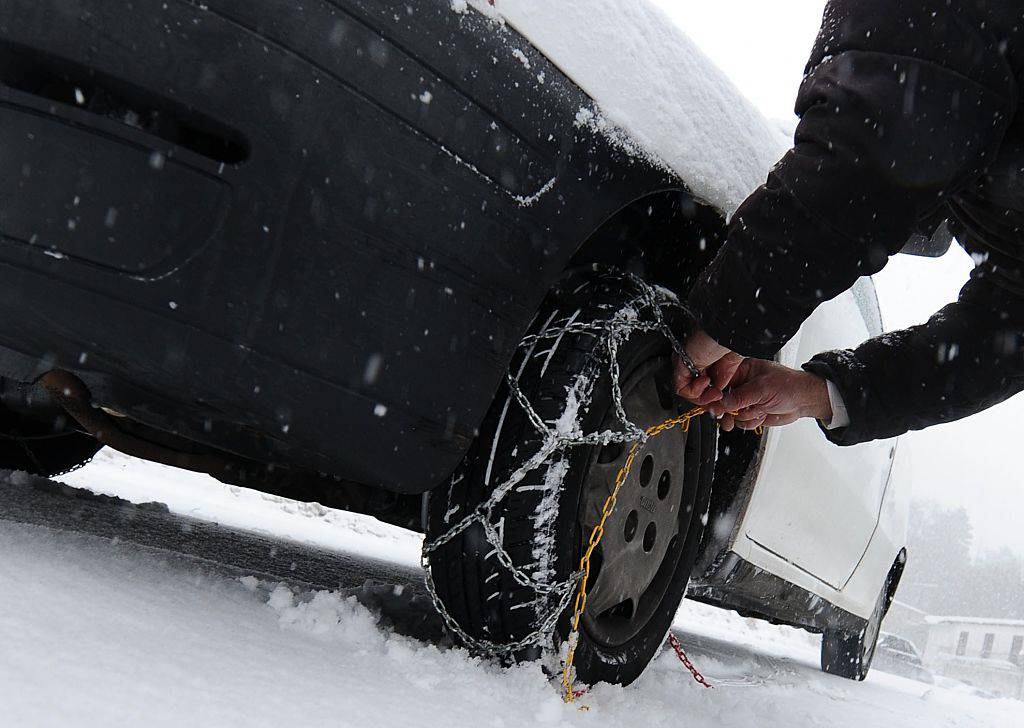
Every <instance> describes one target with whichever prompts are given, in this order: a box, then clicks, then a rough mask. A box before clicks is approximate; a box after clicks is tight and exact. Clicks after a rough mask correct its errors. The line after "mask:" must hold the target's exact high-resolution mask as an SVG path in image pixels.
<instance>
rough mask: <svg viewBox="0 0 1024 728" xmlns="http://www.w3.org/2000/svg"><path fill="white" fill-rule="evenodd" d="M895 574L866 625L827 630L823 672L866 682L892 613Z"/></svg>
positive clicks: (823, 641) (886, 583) (885, 585)
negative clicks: (853, 629) (885, 625)
mask: <svg viewBox="0 0 1024 728" xmlns="http://www.w3.org/2000/svg"><path fill="white" fill-rule="evenodd" d="M891 586H892V574H891V573H890V576H889V578H887V579H886V581H885V584H884V585H883V586H882V590H881V592H880V593H879V595H878V599H877V601H876V602H875V607H874V609H873V610H872V612H871V616H870V617H869V618H868V620H867V622H866V623H865V625H864V626H863V627H862V628H861V629H860V630H857V631H849V630H843V629H826V630H825V631H824V632H823V633H822V635H821V669H822V670H823V671H825V672H827V673H829V674H830V675H838V676H839V677H844V678H846V679H847V680H857V681H861V680H864V679H865V678H866V677H867V676H868V671H870V669H871V662H872V661H873V660H874V657H875V648H876V646H877V645H878V636H879V634H880V632H881V629H882V620H883V619H884V618H885V614H886V612H888V611H889V604H890V602H891V601H892V596H891Z"/></svg>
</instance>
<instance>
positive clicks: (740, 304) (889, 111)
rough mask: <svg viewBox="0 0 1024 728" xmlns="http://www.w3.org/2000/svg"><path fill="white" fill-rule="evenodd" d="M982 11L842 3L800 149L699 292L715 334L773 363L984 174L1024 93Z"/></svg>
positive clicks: (742, 213) (802, 101)
mask: <svg viewBox="0 0 1024 728" xmlns="http://www.w3.org/2000/svg"><path fill="white" fill-rule="evenodd" d="M977 13H978V10H977V7H976V6H975V5H974V4H973V3H947V2H945V0H924V1H923V2H909V1H908V0H834V1H833V2H831V3H830V4H829V6H828V8H827V10H826V14H825V19H824V23H823V26H822V31H821V33H820V35H819V37H818V39H817V41H816V43H815V46H814V51H813V53H812V55H811V59H810V61H809V63H808V72H807V75H806V77H805V79H804V82H803V84H802V85H801V88H800V93H799V96H798V100H797V108H796V110H797V113H798V114H799V115H800V117H801V121H800V124H799V126H798V128H797V132H796V138H795V146H794V148H793V150H791V151H790V152H789V153H788V154H787V155H786V156H785V157H784V158H783V159H782V161H780V162H779V164H778V165H776V167H775V169H774V170H773V171H772V172H771V174H770V175H769V178H768V181H767V183H766V184H765V185H764V186H762V187H761V188H759V189H758V190H756V191H755V192H754V193H753V194H752V195H751V196H750V197H749V198H748V199H747V201H746V202H744V204H743V205H742V206H741V207H740V208H739V210H738V211H737V212H736V214H735V215H734V217H733V219H732V220H731V222H730V226H729V233H728V238H727V241H726V243H725V245H724V246H723V248H722V250H721V251H720V252H719V254H718V256H717V257H716V259H715V261H714V262H713V263H712V265H711V266H710V267H709V269H708V270H707V271H705V273H704V274H703V275H702V277H701V278H700V280H699V281H698V283H697V285H696V286H695V287H694V289H693V290H692V292H691V294H690V297H689V303H690V307H691V309H692V310H693V312H694V314H695V316H696V318H697V319H698V322H699V324H700V327H701V329H702V331H704V332H706V335H707V336H708V337H709V338H711V339H712V340H714V341H716V342H717V343H718V344H720V345H721V346H722V347H723V348H725V349H728V350H732V351H737V352H739V353H741V354H745V355H755V356H771V355H773V354H774V353H775V352H776V351H777V350H778V349H779V348H780V347H781V346H782V345H783V344H784V343H785V342H786V341H787V340H788V339H789V338H790V337H791V336H792V335H793V333H794V332H795V331H796V329H797V328H798V327H799V325H800V324H801V323H802V322H803V320H804V319H805V318H806V317H807V316H808V315H809V314H810V313H811V312H812V311H813V310H814V308H815V307H816V306H817V305H818V304H820V303H821V302H823V301H825V300H828V299H831V298H833V297H835V296H836V295H838V294H839V293H840V292H842V291H844V290H846V289H847V288H849V287H850V286H851V285H852V284H853V282H854V281H855V280H856V279H857V278H858V277H859V276H862V275H869V274H872V273H875V272H877V271H878V270H880V269H881V268H882V267H883V266H884V264H885V262H886V261H887V259H888V257H889V256H890V255H892V254H893V253H895V252H897V251H898V250H899V248H900V247H902V245H903V244H904V242H905V241H906V240H907V238H908V237H909V235H910V234H911V233H912V232H914V231H915V230H916V229H917V227H918V225H919V223H920V221H922V220H924V219H926V218H928V217H930V216H931V215H932V214H933V213H934V212H935V211H936V210H937V209H938V208H939V207H941V206H942V205H943V204H944V202H945V200H946V199H947V198H948V196H949V195H950V194H952V193H953V192H955V191H956V190H958V189H960V188H962V187H963V186H964V185H967V184H970V183H971V181H973V180H974V179H975V178H976V177H977V176H978V174H980V172H981V171H982V170H984V168H985V166H986V164H987V163H988V162H989V161H990V159H991V157H992V155H993V153H994V151H995V150H996V149H997V148H998V145H999V143H1000V141H1001V139H1002V137H1003V134H1004V132H1005V129H1006V126H1007V124H1008V121H1009V119H1010V118H1011V117H1012V115H1013V113H1014V110H1015V108H1016V103H1017V102H1016V98H1017V89H1016V85H1015V81H1014V76H1013V72H1012V69H1011V68H1010V67H1009V64H1008V62H1007V60H1006V59H1005V58H1004V57H1003V56H1002V54H1001V53H1000V52H999V50H998V48H999V42H998V41H999V39H998V38H994V37H992V36H991V35H990V31H989V30H987V29H986V28H985V27H984V22H983V20H984V19H983V18H981V17H978V16H977Z"/></svg>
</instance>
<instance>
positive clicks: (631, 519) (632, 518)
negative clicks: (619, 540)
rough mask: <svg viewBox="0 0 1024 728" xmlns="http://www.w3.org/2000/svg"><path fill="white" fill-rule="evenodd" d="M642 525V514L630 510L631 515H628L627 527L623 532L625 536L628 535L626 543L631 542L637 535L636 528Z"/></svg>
mask: <svg viewBox="0 0 1024 728" xmlns="http://www.w3.org/2000/svg"><path fill="white" fill-rule="evenodd" d="M639 525H640V514H639V513H637V512H636V511H630V512H629V515H628V516H626V529H625V531H624V532H623V534H622V535H623V536H625V537H626V543H629V542H630V541H632V540H633V538H634V537H635V536H636V529H637V527H638V526H639Z"/></svg>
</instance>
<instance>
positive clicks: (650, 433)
mask: <svg viewBox="0 0 1024 728" xmlns="http://www.w3.org/2000/svg"><path fill="white" fill-rule="evenodd" d="M705 411H706V410H705V409H704V408H703V407H695V408H694V409H692V410H690V411H689V412H686V413H684V414H681V415H679V416H677V417H670V418H669V419H667V420H665V421H664V422H662V423H660V424H657V425H652V426H651V427H648V428H647V429H646V430H644V435H645V437H644V438H641V439H639V440H637V441H636V442H634V443H633V445H632V446H631V447H630V448H629V454H628V455H627V456H626V462H624V463H623V464H622V467H621V468H619V472H618V474H617V475H616V476H615V487H614V488H612V492H611V494H610V495H609V496H608V497H607V498H606V499H605V501H604V506H603V507H602V509H601V519H600V520H599V521H598V523H597V525H596V526H594V530H593V531H591V532H590V539H589V540H588V541H587V548H586V550H585V551H584V552H583V556H582V558H580V567H579V571H581V572H583V577H582V578H581V579H580V588H579V591H578V592H577V593H576V601H575V602H574V604H573V616H572V630H571V631H570V632H569V649H568V652H566V655H565V665H564V667H563V669H562V688H563V690H564V692H563V695H562V699H563V700H564V701H565V702H567V703H571V702H572V701H573V700H575V699H576V698H577V697H579V691H575V690H573V688H572V681H573V660H574V659H575V657H576V646H577V645H578V644H579V639H580V620H581V619H582V618H583V610H584V609H586V607H587V582H588V580H589V579H590V557H591V555H593V553H594V549H595V548H597V545H598V544H599V543H600V542H601V538H602V537H603V536H604V524H605V521H607V520H608V517H609V516H611V514H612V511H613V510H615V500H616V499H617V498H618V496H619V491H620V490H621V489H622V485H623V483H625V482H626V478H627V477H629V473H630V471H631V470H632V469H633V460H634V459H636V454H637V452H638V451H639V450H640V447H641V446H642V445H643V444H645V443H646V442H647V440H649V439H651V438H652V437H657V436H658V435H660V434H661V433H663V432H665V431H666V430H671V429H672V428H674V427H679V428H681V429H682V430H683V432H687V431H688V430H689V429H690V420H692V419H693V418H694V417H700V416H701V415H702V414H704V413H705ZM687 662H689V660H687ZM684 664H685V663H684Z"/></svg>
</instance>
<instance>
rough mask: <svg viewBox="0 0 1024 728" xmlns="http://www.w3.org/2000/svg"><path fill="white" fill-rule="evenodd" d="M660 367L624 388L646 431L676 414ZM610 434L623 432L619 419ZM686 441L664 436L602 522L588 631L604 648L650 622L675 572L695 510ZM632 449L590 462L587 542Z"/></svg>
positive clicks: (611, 449) (641, 455) (641, 458)
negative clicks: (662, 383)
mask: <svg viewBox="0 0 1024 728" xmlns="http://www.w3.org/2000/svg"><path fill="white" fill-rule="evenodd" d="M666 365H667V364H666V361H665V360H664V359H657V360H653V361H651V362H648V363H646V364H645V365H642V366H641V367H639V368H638V370H637V371H636V372H634V373H633V374H632V375H631V376H630V377H629V379H628V380H627V381H626V382H625V384H624V385H623V387H622V391H623V400H622V401H623V408H624V409H625V411H626V415H627V417H628V418H629V419H630V421H632V422H633V423H635V424H636V425H638V426H639V427H641V428H647V427H650V426H651V425H656V424H658V423H660V422H663V421H665V420H666V419H668V418H669V417H672V416H674V415H675V414H676V404H675V401H674V398H673V397H672V396H671V395H669V394H668V393H667V392H665V391H662V390H660V389H659V387H658V384H657V383H656V380H655V374H656V372H657V371H658V370H659V369H661V368H663V367H665V366H666ZM604 427H605V428H606V429H610V430H615V429H621V423H618V422H617V420H616V417H615V415H614V412H612V413H610V414H609V417H608V419H607V421H606V422H605V424H604ZM687 442H688V433H686V432H684V431H683V430H682V429H680V428H673V429H671V430H667V431H665V432H663V433H661V434H660V435H658V436H657V437H654V438H652V439H650V440H648V441H647V443H645V444H644V445H643V446H642V447H641V448H640V449H639V450H638V451H637V454H636V457H635V459H634V462H633V467H632V469H631V471H630V473H629V475H628V476H627V477H626V480H625V481H624V482H623V485H622V488H621V489H620V490H619V495H618V498H617V499H616V504H615V509H614V510H613V512H612V514H611V515H610V516H609V517H608V520H607V521H606V522H605V531H604V536H603V537H602V539H601V542H600V544H599V546H598V548H597V549H596V550H595V552H594V557H592V561H591V575H590V582H589V585H588V589H587V593H588V598H587V608H586V613H585V614H584V618H583V623H584V627H585V628H586V629H587V631H588V632H589V633H590V635H591V637H592V638H593V639H594V640H595V641H597V642H599V643H602V644H604V645H606V646H609V647H611V646H617V645H620V644H622V643H624V642H625V641H627V640H628V639H630V638H631V637H633V636H634V635H636V634H637V633H638V632H639V631H640V629H641V628H642V627H643V625H644V624H645V623H646V622H647V621H648V620H649V619H650V617H651V615H652V614H653V612H654V610H655V609H656V608H657V606H658V604H659V603H660V602H661V600H662V597H663V596H664V592H665V589H666V588H667V586H668V583H669V581H670V580H671V577H672V575H673V573H674V571H675V566H676V564H677V563H678V560H679V557H680V554H681V551H682V547H683V544H684V543H685V541H686V531H687V528H688V526H689V523H690V516H691V512H692V509H693V498H694V493H695V489H694V487H693V485H692V484H691V483H688V482H687V480H688V478H687V474H688V472H690V471H692V470H693V468H687V467H686V460H687V450H688V449H689V448H688V447H687ZM628 451H629V444H628V443H625V444H618V443H613V444H610V445H606V446H604V447H603V448H601V449H600V450H599V451H598V452H597V454H596V456H595V457H594V458H593V460H592V462H591V465H590V470H589V472H588V474H587V478H586V481H585V483H584V494H583V503H582V508H581V511H580V525H581V533H582V535H583V538H584V540H586V539H587V538H588V537H589V535H590V533H591V531H592V530H593V528H594V526H596V525H597V523H598V522H599V520H600V517H601V511H602V508H603V506H604V502H605V499H606V498H607V497H608V495H609V494H610V493H611V492H612V490H613V488H614V486H615V478H616V476H617V474H618V472H619V470H620V469H621V468H622V466H623V464H624V463H625V461H626V457H627V454H628Z"/></svg>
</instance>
